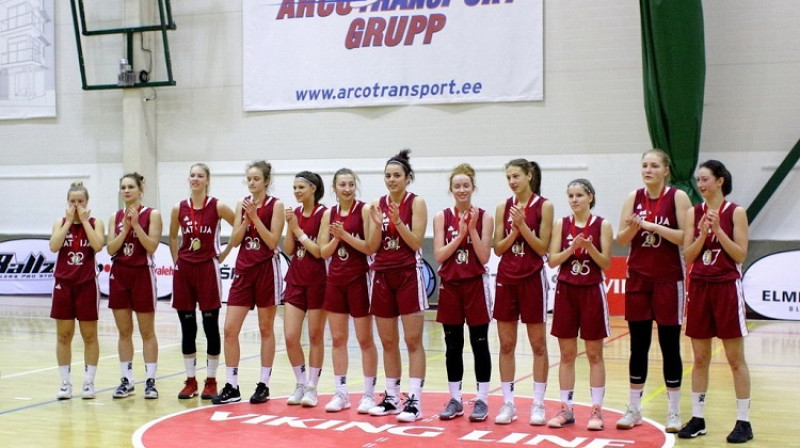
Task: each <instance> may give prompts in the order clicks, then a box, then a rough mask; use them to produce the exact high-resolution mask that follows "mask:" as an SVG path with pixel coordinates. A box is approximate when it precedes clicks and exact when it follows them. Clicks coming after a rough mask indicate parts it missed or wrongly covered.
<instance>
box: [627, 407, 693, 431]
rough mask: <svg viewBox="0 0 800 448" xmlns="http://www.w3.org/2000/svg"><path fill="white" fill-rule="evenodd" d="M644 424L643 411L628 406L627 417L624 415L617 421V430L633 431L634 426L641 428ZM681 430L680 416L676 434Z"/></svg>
mask: <svg viewBox="0 0 800 448" xmlns="http://www.w3.org/2000/svg"><path fill="white" fill-rule="evenodd" d="M641 424H642V411H637V410H636V409H634V408H633V406H628V409H627V410H626V411H625V415H623V416H622V417H621V418H620V419H619V420H617V429H633V427H634V426H639V425H641ZM680 429H681V419H680V416H679V417H678V429H677V430H676V431H675V432H678V431H680Z"/></svg>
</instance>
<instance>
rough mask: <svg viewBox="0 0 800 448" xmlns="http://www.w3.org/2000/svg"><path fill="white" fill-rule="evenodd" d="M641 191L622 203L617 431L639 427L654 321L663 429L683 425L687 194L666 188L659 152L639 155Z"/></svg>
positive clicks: (665, 165) (666, 165) (664, 161)
mask: <svg viewBox="0 0 800 448" xmlns="http://www.w3.org/2000/svg"><path fill="white" fill-rule="evenodd" d="M641 174H642V181H643V182H644V188H640V189H638V190H635V191H633V192H631V193H630V194H629V195H628V197H627V198H626V199H625V202H624V204H623V205H622V216H621V217H620V227H621V228H620V229H619V233H618V234H617V242H618V243H619V244H620V245H621V246H627V245H629V244H630V246H631V250H630V255H629V256H628V273H627V280H626V288H625V320H627V321H628V332H629V333H630V338H631V353H630V360H629V361H628V374H629V378H630V389H629V395H630V401H629V404H628V409H627V410H626V411H625V414H624V415H623V416H622V418H620V419H619V420H618V421H617V429H631V428H633V427H635V426H639V425H641V424H642V393H643V391H644V384H645V381H646V380H647V369H648V356H649V352H650V342H651V339H652V334H653V321H654V320H655V322H656V324H657V326H658V344H659V346H660V348H661V357H662V359H663V361H662V371H663V376H664V382H665V384H666V387H667V401H668V403H669V404H668V409H667V422H666V424H665V425H664V430H665V431H666V432H669V433H675V432H678V430H679V429H680V426H681V414H680V397H681V382H682V377H683V361H682V360H681V347H680V338H681V324H682V323H683V302H684V288H683V272H684V265H683V258H682V255H681V250H680V246H681V245H682V244H683V234H684V231H683V229H684V221H685V216H686V211H687V210H688V209H689V207H691V203H690V202H689V196H687V195H686V193H684V192H683V191H681V190H679V189H677V188H672V187H669V186H667V184H668V183H669V178H670V159H669V156H668V155H667V153H665V152H664V151H662V150H660V149H651V150H649V151H647V152H645V153H644V154H643V155H642V161H641Z"/></svg>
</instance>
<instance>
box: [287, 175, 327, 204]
mask: <svg viewBox="0 0 800 448" xmlns="http://www.w3.org/2000/svg"><path fill="white" fill-rule="evenodd" d="M294 177H295V179H296V178H298V177H299V178H300V179H303V180H304V181H306V182H308V183H310V184H311V185H313V186H315V187H316V188H317V189H316V190H314V204H319V201H320V199H322V197H323V196H325V185H323V184H322V178H321V177H319V174H317V173H312V172H311V171H300V172H299V173H297V174H296V175H295V176H294Z"/></svg>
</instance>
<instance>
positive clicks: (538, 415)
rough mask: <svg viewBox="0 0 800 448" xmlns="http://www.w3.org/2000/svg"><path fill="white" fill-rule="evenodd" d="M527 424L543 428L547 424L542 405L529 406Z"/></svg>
mask: <svg viewBox="0 0 800 448" xmlns="http://www.w3.org/2000/svg"><path fill="white" fill-rule="evenodd" d="M529 423H530V424H531V425H532V426H544V425H545V424H546V423H547V419H546V417H545V412H544V403H534V404H532V405H531V419H530V422H529Z"/></svg>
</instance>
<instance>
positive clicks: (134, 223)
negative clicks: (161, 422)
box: [108, 173, 162, 399]
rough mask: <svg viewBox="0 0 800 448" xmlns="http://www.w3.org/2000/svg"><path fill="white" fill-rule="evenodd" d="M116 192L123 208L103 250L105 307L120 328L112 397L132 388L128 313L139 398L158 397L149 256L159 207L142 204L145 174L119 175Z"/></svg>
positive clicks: (157, 233) (113, 220)
mask: <svg viewBox="0 0 800 448" xmlns="http://www.w3.org/2000/svg"><path fill="white" fill-rule="evenodd" d="M119 194H120V197H121V199H122V201H123V202H124V203H125V207H124V208H122V209H120V210H117V212H116V213H115V214H114V215H112V216H111V218H110V219H109V221H108V222H109V223H110V224H109V226H108V254H109V255H111V261H112V263H111V276H110V279H109V290H110V293H109V297H108V307H109V308H111V310H112V311H113V313H114V321H115V322H116V324H117V330H118V331H119V341H118V343H117V350H118V352H119V369H120V374H121V376H122V379H121V380H120V384H119V386H117V388H116V389H115V390H114V393H113V395H112V396H113V397H114V398H125V397H127V396H129V395H130V394H132V393H133V392H134V385H133V384H134V380H133V312H134V311H135V312H136V320H137V322H138V324H139V334H140V335H141V336H142V352H143V355H144V369H145V383H144V398H146V399H155V398H158V389H156V368H157V365H158V339H156V329H155V316H156V300H158V296H157V295H156V274H155V270H154V267H155V262H154V260H153V255H154V254H155V252H156V249H158V244H159V242H160V240H161V228H162V224H161V212H159V211H158V210H155V209H152V208H150V207H145V206H143V205H142V194H144V177H142V175H141V174H139V173H128V174H125V175H124V176H122V178H120V180H119Z"/></svg>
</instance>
